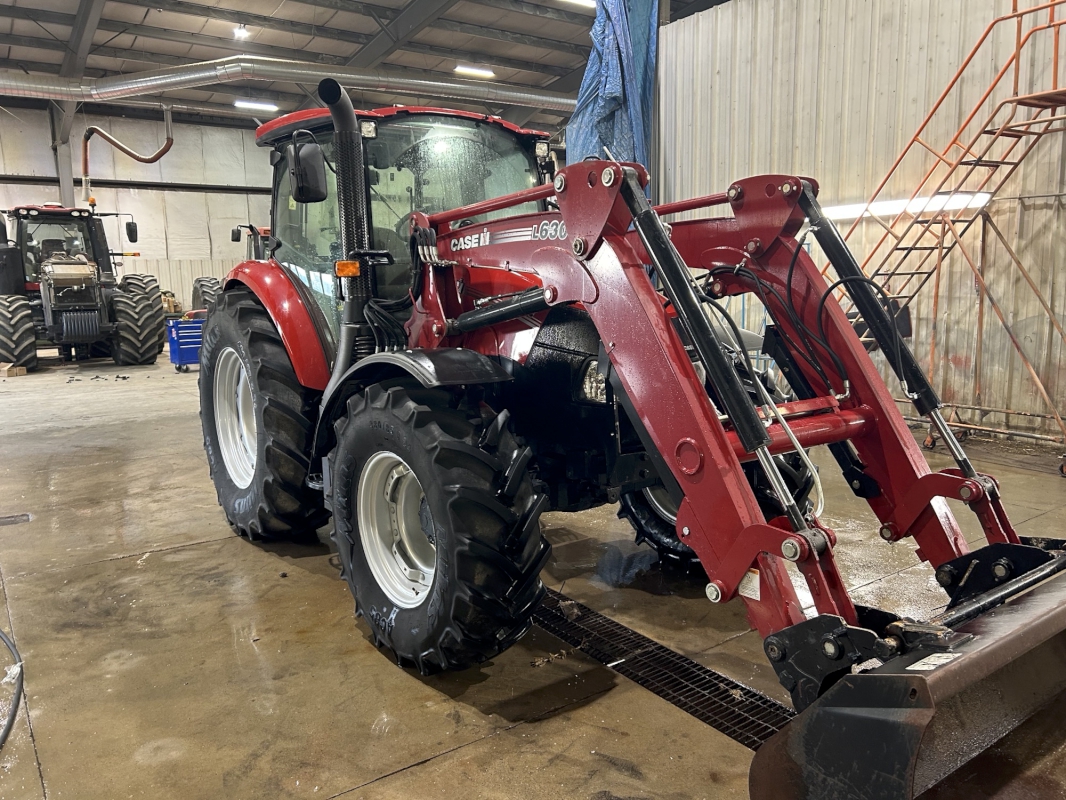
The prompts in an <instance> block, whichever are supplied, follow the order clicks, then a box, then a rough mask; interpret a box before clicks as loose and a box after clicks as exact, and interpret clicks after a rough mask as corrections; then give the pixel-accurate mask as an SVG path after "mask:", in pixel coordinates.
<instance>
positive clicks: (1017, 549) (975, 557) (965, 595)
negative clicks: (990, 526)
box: [936, 542, 1056, 609]
mask: <svg viewBox="0 0 1066 800" xmlns="http://www.w3.org/2000/svg"><path fill="white" fill-rule="evenodd" d="M1055 555H1056V553H1054V552H1053V550H1052V549H1044V548H1042V547H1039V546H1030V545H1027V544H1007V543H1004V542H993V543H992V544H989V545H988V546H987V547H982V548H981V549H979V550H975V551H974V552H972V553H967V554H966V555H963V556H959V557H958V558H955V559H952V560H951V561H948V562H946V563H944V564H941V565H940V566H939V567H937V570H936V580H937V583H939V584H940V585H941V586H942V587H944V590H945V591H946V592H947V593H948V595H949V596H950V597H951V602H950V603H948V608H949V609H952V608H955V607H956V606H958V605H959V604H960V603H964V602H966V601H967V600H970V599H971V598H974V597H977V596H978V595H981V594H984V593H985V592H987V591H989V590H990V589H994V588H996V587H997V586H999V585H1001V584H1003V583H1005V582H1007V581H1009V580H1010V579H1011V578H1017V577H1018V576H1020V575H1024V574H1025V573H1027V572H1029V571H1030V570H1033V569H1036V568H1037V567H1039V566H1041V565H1043V564H1046V563H1047V562H1048V561H1051V560H1052V559H1053V558H1055Z"/></svg>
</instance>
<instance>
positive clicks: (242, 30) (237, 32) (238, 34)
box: [233, 24, 252, 39]
mask: <svg viewBox="0 0 1066 800" xmlns="http://www.w3.org/2000/svg"><path fill="white" fill-rule="evenodd" d="M251 35H252V32H251V31H250V30H248V29H247V28H246V27H244V25H243V24H242V25H238V26H237V27H236V28H234V29H233V38H234V39H247V38H248V37H249V36H251Z"/></svg>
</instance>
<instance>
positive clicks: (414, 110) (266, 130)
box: [255, 106, 551, 147]
mask: <svg viewBox="0 0 1066 800" xmlns="http://www.w3.org/2000/svg"><path fill="white" fill-rule="evenodd" d="M401 114H438V115H444V116H449V117H463V118H465V119H476V120H479V121H482V122H490V123H492V124H494V125H499V126H500V127H501V128H504V129H505V130H508V131H510V132H511V133H513V134H515V135H517V136H528V137H531V138H534V139H548V138H550V136H551V135H550V134H548V133H545V132H544V131H538V130H532V129H530V128H521V127H519V126H518V125H515V124H514V123H513V122H508V121H507V120H505V119H503V118H502V117H497V116H491V115H489V114H478V113H477V112H474V111H457V110H455V109H453V108H433V107H432V106H389V107H387V108H376V109H374V110H372V111H362V110H358V109H357V110H356V112H355V115H356V117H358V118H359V119H387V118H388V117H395V116H399V115H401ZM329 122H330V116H329V109H328V108H308V109H306V110H304V111H294V112H292V113H291V114H285V115H283V116H280V117H278V118H277V119H272V120H270V122H267V123H265V124H263V125H260V126H259V127H258V128H257V129H256V131H255V143H256V144H257V145H259V146H260V147H272V146H273V145H274V144H275V143H276V142H277V141H278V140H279V139H282V138H284V137H286V136H289V135H291V134H292V132H293V131H295V130H298V129H299V128H306V127H319V126H323V125H328V124H329Z"/></svg>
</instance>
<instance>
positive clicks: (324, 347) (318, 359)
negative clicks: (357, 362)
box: [223, 259, 333, 392]
mask: <svg viewBox="0 0 1066 800" xmlns="http://www.w3.org/2000/svg"><path fill="white" fill-rule="evenodd" d="M238 283H240V284H244V285H245V286H247V287H248V288H249V289H251V290H252V291H253V292H254V293H255V296H256V297H257V298H259V302H261V303H262V304H263V306H264V307H265V308H266V310H267V313H268V314H270V319H271V320H272V321H273V323H274V326H275V327H276V328H277V329H278V332H279V333H280V334H281V341H282V344H284V345H285V350H286V352H287V353H288V354H289V360H290V361H291V362H292V367H293V369H294V370H295V371H296V379H297V380H298V381H299V382H300V384H301V385H303V386H306V387H307V388H309V389H316V390H318V391H320V392H321V391H323V390H324V389H325V388H326V384H328V383H329V375H330V362H331V361H332V359H333V352H332V351H333V342H332V338H331V337H330V334H329V326H328V325H325V319H321V320H319V324H316V323H315V317H314V314H315V313H316V312H318V315H319V316H320V317H321V316H322V315H321V312H320V311H319V310H318V307H317V306H316V305H314V300H313V299H312V298H311V297H310V293H308V292H307V291H306V290H304V291H301V288H302V287H300V286H298V284H297V283H296V281H294V280H293V279H292V277H291V276H290V275H289V274H288V273H287V272H286V271H285V269H284V268H283V267H282V266H281V264H279V263H278V262H277V261H274V260H273V259H271V260H270V261H245V262H243V263H241V264H238V265H237V266H236V267H234V268H233V270H231V271H230V273H229V274H228V275H227V276H226V279H225V281H224V282H223V285H224V286H225V288H230V287H232V286H233V285H234V284H238ZM323 327H324V328H325V330H322V328H323Z"/></svg>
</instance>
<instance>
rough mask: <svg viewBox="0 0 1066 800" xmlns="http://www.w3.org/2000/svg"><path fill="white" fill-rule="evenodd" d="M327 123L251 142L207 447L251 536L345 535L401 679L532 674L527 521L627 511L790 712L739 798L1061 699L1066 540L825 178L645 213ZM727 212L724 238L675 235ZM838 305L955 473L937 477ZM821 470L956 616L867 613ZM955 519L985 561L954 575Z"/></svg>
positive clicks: (614, 182) (520, 153)
mask: <svg viewBox="0 0 1066 800" xmlns="http://www.w3.org/2000/svg"><path fill="white" fill-rule="evenodd" d="M319 94H320V96H321V98H322V99H323V101H324V102H325V103H326V104H327V106H328V111H327V110H325V109H322V110H311V111H302V112H297V113H295V114H290V115H288V116H285V117H282V118H280V119H278V120H275V121H273V122H271V123H269V124H267V125H264V126H263V127H262V128H260V129H259V132H258V139H259V143H260V145H263V146H266V147H269V148H270V153H271V163H272V164H273V165H274V169H275V181H274V186H275V195H274V203H273V219H272V220H271V234H272V235H271V237H270V238H269V239H268V240H267V242H266V252H265V253H264V257H263V258H261V259H256V260H250V261H246V262H245V263H243V264H241V265H239V266H238V267H236V268H235V269H234V270H233V271H232V272H231V273H230V274H229V276H228V277H227V278H226V279H225V281H224V285H223V292H222V294H221V295H220V296H219V298H218V300H217V302H215V303H214V305H213V306H212V308H211V310H210V314H209V316H208V319H207V323H206V326H205V331H204V343H203V349H202V351H201V372H200V376H201V377H200V395H201V406H202V419H203V427H204V443H205V447H206V450H207V456H208V461H209V464H210V468H211V474H212V477H213V479H214V482H215V485H216V487H217V490H218V498H219V501H220V503H221V505H222V507H223V508H224V510H225V512H226V515H227V518H228V519H229V522H230V524H231V525H232V526H233V528H234V529H235V530H236V531H237V532H238V533H240V534H242V535H245V536H247V537H248V538H250V539H256V538H272V537H283V536H291V535H299V534H305V533H307V532H309V531H313V530H315V529H316V528H318V527H320V526H322V525H323V524H324V523H326V522H327V520H328V519H329V518H330V516H331V515H332V518H333V537H334V541H335V542H336V545H337V549H338V551H339V554H340V561H341V564H342V573H343V577H344V578H345V579H346V580H347V581H348V583H349V585H350V587H351V590H352V592H353V594H354V596H355V601H356V613H357V614H358V615H361V616H364V617H365V618H366V620H367V624H368V625H369V627H370V630H371V631H372V633H373V637H374V639H375V641H376V642H377V643H378V644H379V645H381V646H384V647H386V648H388V649H389V650H390V651H391V652H392V653H393V654H394V656H395V659H396V661H397V663H398V664H401V665H405V666H413V667H415V668H417V669H418V670H420V671H421V672H423V673H428V672H433V671H437V670H450V669H462V668H464V667H467V666H469V665H472V664H475V663H478V662H481V661H484V660H485V659H487V658H491V657H492V656H494V655H496V654H497V653H499V652H501V651H502V650H504V649H506V648H507V647H508V646H510V645H511V644H513V643H514V642H515V641H516V640H517V639H518V638H519V637H521V636H522V635H523V634H524V633H525V632H526V631H527V630H528V628H529V627H530V625H531V617H532V615H533V613H534V610H535V608H536V606H537V604H538V603H539V602H540V600H541V598H542V595H543V593H544V589H543V587H542V584H541V581H540V578H539V576H538V575H539V572H540V570H541V568H542V567H543V565H544V564H545V562H546V560H547V558H548V555H549V546H548V544H547V542H546V541H545V540H544V539H543V538H542V536H541V532H540V527H539V523H538V517H539V516H540V514H541V513H542V512H544V511H547V510H556V511H576V510H579V509H586V508H590V507H592V506H596V505H600V504H604V503H610V502H616V501H621V502H622V503H623V505H624V508H625V513H626V514H627V515H628V516H629V517H630V518H631V520H632V521H633V522H634V523H635V525H636V526H637V527H638V534H639V535H641V536H643V537H644V538H646V539H649V540H650V541H652V542H654V543H655V544H656V545H657V546H658V547H659V548H660V550H661V551H662V552H666V551H669V552H673V553H681V554H688V553H692V554H694V555H695V556H696V557H698V559H699V562H700V565H701V567H702V569H703V570H705V571H706V573H707V578H708V583H707V588H706V593H707V597H708V599H709V601H710V602H712V603H724V602H727V601H730V600H734V599H739V601H740V602H743V603H744V604H745V605H746V607H747V610H748V618H749V620H750V621H751V624H752V625H753V626H754V627H756V628H757V629H758V630H759V631H760V633H761V634H762V636H763V637H764V649H765V653H766V657H767V658H768V660H769V661H770V663H771V664H772V666H773V668H774V669H775V670H776V672H777V674H778V676H779V678H780V680H781V683H782V684H783V685H784V686H785V687H786V688H787V689H788V690H789V692H790V693H791V695H792V699H793V705H794V706H795V711H796V712H797V715H796V716H795V717H794V718H793V719H792V720H791V722H788V723H787V724H786V725H785V726H784V728H783V729H782V730H781V731H780V732H779V733H777V734H776V735H775V736H773V738H771V739H770V740H769V741H768V742H767V743H766V744H765V745H764V746H762V747H761V748H760V749H759V750H758V752H757V755H756V758H755V761H754V763H753V768H752V772H751V780H750V783H751V791H752V796H753V797H756V798H770V797H775V798H776V797H789V798H799V797H810V798H903V797H907V798H909V797H913V796H914V795H915V794H918V793H920V792H921V791H924V790H925V789H926V788H928V787H929V786H931V785H933V784H934V783H936V782H937V781H939V780H940V779H941V778H943V777H944V776H946V775H947V774H948V773H950V772H952V771H953V770H954V769H956V768H957V767H958V766H960V765H961V764H962V763H964V762H965V761H967V760H968V759H969V758H971V757H972V756H973V755H975V754H976V753H977V752H979V751H980V750H983V749H984V748H986V747H987V746H988V745H989V744H990V743H991V742H993V741H995V740H996V739H998V738H999V737H1001V736H1003V735H1004V734H1005V733H1007V732H1008V731H1009V730H1011V729H1013V728H1014V727H1015V726H1017V725H1018V724H1020V723H1021V722H1022V721H1023V720H1024V719H1026V718H1027V717H1028V716H1030V715H1031V714H1032V713H1034V712H1035V711H1036V710H1037V709H1038V708H1040V707H1041V706H1042V705H1044V704H1045V703H1046V702H1048V701H1049V700H1050V699H1052V698H1053V697H1055V696H1056V695H1057V694H1058V693H1059V692H1060V691H1062V690H1063V689H1064V688H1066V670H1064V669H1063V666H1064V664H1066V636H1064V635H1063V634H1062V631H1063V630H1064V629H1066V580H1064V579H1063V577H1062V574H1061V573H1062V571H1063V570H1064V569H1066V555H1064V554H1063V552H1062V547H1063V542H1062V541H1061V540H1057V539H1024V538H1021V537H1019V536H1018V535H1017V533H1016V532H1015V531H1014V529H1013V528H1012V527H1011V524H1010V522H1009V521H1008V519H1007V516H1006V514H1005V513H1004V511H1003V505H1002V503H1001V500H1000V490H999V487H998V485H997V483H996V481H995V480H994V479H993V478H992V477H990V476H988V475H984V474H981V473H978V472H977V471H976V470H975V469H974V467H973V466H972V464H971V462H970V461H969V459H968V458H967V456H966V454H965V453H964V452H963V450H962V448H961V447H960V446H959V445H958V442H957V440H956V439H955V437H954V436H953V435H952V432H951V430H950V429H949V428H948V426H947V425H946V424H945V422H944V420H943V418H942V416H941V414H940V411H939V410H938V409H939V407H940V401H939V399H938V398H937V395H936V393H935V392H934V390H933V388H932V387H931V386H930V384H929V382H928V381H927V380H926V377H925V376H924V374H923V373H922V371H921V369H920V368H919V367H918V365H917V363H916V361H915V359H914V357H913V356H912V354H911V352H910V350H909V349H908V348H907V346H906V344H905V343H904V342H903V341H902V337H901V336H900V333H899V330H898V328H897V327H896V325H895V324H894V321H893V319H892V318H891V316H890V314H889V313H888V311H886V309H888V308H891V304H890V302H889V298H885V297H883V296H882V295H883V293H882V292H881V290H880V289H879V288H878V287H877V286H876V285H875V284H874V283H873V282H871V281H870V280H868V279H867V278H866V277H865V276H864V275H863V274H862V272H861V270H860V269H859V267H858V265H857V264H856V262H855V259H854V258H853V256H852V254H851V253H850V252H849V251H848V249H847V247H846V245H845V244H844V242H843V240H842V239H841V237H840V235H839V233H838V232H837V230H836V228H835V227H834V226H833V224H832V223H831V222H830V221H829V220H827V219H826V218H825V216H824V215H823V213H822V211H821V208H820V206H819V203H818V200H817V194H818V187H817V184H816V183H815V182H814V181H813V180H810V179H808V178H802V177H799V176H794V175H767V176H761V177H755V178H747V179H744V180H739V181H737V182H735V183H734V184H732V185H731V186H729V187H728V189H727V191H724V192H722V193H721V194H717V195H712V196H709V197H701V198H696V199H693V200H688V201H682V202H678V203H670V204H667V205H662V206H658V207H652V206H651V205H649V203H648V200H647V199H646V196H645V187H646V184H647V179H648V178H647V173H646V172H645V170H644V169H643V167H641V166H639V165H636V164H627V163H617V162H615V161H610V160H587V161H582V162H579V163H576V164H573V165H570V166H568V167H565V168H563V169H561V170H559V171H558V172H556V173H554V174H552V170H551V166H550V161H549V159H548V143H547V141H546V137H545V136H544V135H542V134H539V133H537V132H534V131H528V130H522V129H518V128H516V127H514V126H512V125H509V124H508V123H506V122H503V121H501V120H499V119H497V118H494V117H485V116H482V115H477V114H471V113H466V112H456V111H442V110H439V109H428V108H389V109H384V110H380V111H376V112H360V113H359V114H358V115H356V113H355V112H354V111H353V109H352V105H351V102H350V100H349V98H348V96H347V94H346V93H345V92H344V91H342V89H341V88H340V86H339V85H338V84H337V83H336V82H334V81H332V80H328V79H327V80H325V81H323V82H322V83H321V84H320V86H319ZM712 207H717V208H719V209H720V210H722V211H725V212H729V213H727V214H725V215H722V216H718V217H716V218H711V219H699V220H691V221H684V222H676V223H675V224H673V225H672V226H669V225H667V224H666V223H664V222H663V217H666V216H668V215H670V214H674V213H677V212H680V211H684V210H691V209H698V208H712ZM804 226H809V228H808V230H809V232H810V233H811V234H812V235H813V236H814V237H815V239H816V240H817V242H818V244H819V245H820V247H821V249H822V250H823V252H824V253H825V254H826V255H827V257H828V259H829V261H830V262H831V264H832V265H833V267H834V269H835V272H836V275H837V276H838V277H837V278H836V279H834V280H833V281H831V282H828V283H827V281H826V279H825V278H823V277H822V275H821V273H820V271H819V269H818V268H817V266H816V265H815V264H814V262H813V261H812V260H811V258H810V256H809V255H808V254H807V252H806V251H805V250H804V248H803V247H802V245H801V243H800V242H798V241H797V238H796V237H797V235H798V234H799V233H800V231H801V229H802V228H804ZM657 286H659V287H661V289H657V288H656V287H657ZM742 293H752V294H754V295H755V296H756V297H757V298H758V299H759V300H760V301H761V302H762V303H763V304H764V305H765V307H766V309H767V313H768V315H769V317H770V319H771V320H772V324H771V325H769V326H768V328H767V331H766V335H765V340H764V342H763V347H762V349H763V352H764V353H766V354H767V355H768V356H770V357H771V358H772V359H773V360H774V363H775V364H776V366H777V370H776V371H777V377H776V378H774V377H773V376H771V375H769V374H767V373H761V372H759V371H757V370H756V369H755V368H754V367H753V365H752V363H751V361H750V358H749V356H748V352H747V351H748V348H749V347H750V346H751V344H752V343H751V342H750V341H749V340H750V336H746V335H745V334H744V333H743V332H742V331H740V330H739V329H737V327H736V326H735V325H734V323H733V321H732V319H731V318H730V317H729V315H728V314H727V313H726V309H725V308H724V307H723V305H722V303H721V302H720V300H721V298H724V297H728V296H732V295H739V294H742ZM841 293H846V294H847V295H849V296H850V297H851V299H852V300H853V301H854V303H855V305H856V307H857V309H858V310H859V312H860V313H861V316H862V321H863V323H864V324H865V325H866V326H867V329H868V331H869V333H868V334H867V335H868V336H871V337H872V338H873V339H875V340H876V343H877V345H878V346H879V347H880V349H881V351H882V352H883V354H884V356H885V358H886V359H887V361H888V363H889V364H890V366H891V368H892V370H893V371H894V373H895V374H896V376H897V377H898V379H899V381H900V383H901V384H902V386H903V391H905V392H906V394H907V396H908V397H909V398H910V399H911V400H912V401H913V403H914V406H915V408H916V410H917V411H918V413H920V414H921V415H923V416H926V417H928V418H929V420H930V421H931V424H932V425H933V426H934V427H935V428H936V429H937V430H938V431H939V434H940V436H941V437H942V438H943V440H944V442H945V444H946V445H947V447H948V448H949V449H950V452H951V454H952V455H953V456H954V457H955V460H956V462H957V465H958V466H957V468H956V469H949V470H944V471H941V472H932V471H931V470H930V469H929V467H928V465H927V464H926V462H925V460H924V458H923V456H922V454H921V451H920V450H919V448H918V446H917V444H916V443H915V440H914V438H913V436H912V434H911V432H910V430H909V429H908V427H907V425H906V423H905V421H904V419H903V417H902V416H901V415H900V413H899V411H898V410H897V408H896V405H895V403H894V402H893V400H892V396H891V394H890V392H889V390H888V389H887V387H886V386H885V384H884V382H883V380H882V379H881V377H880V376H879V373H878V371H877V370H876V368H875V366H874V364H873V363H872V361H871V360H870V357H869V355H868V353H867V350H866V348H865V347H864V345H863V343H862V342H861V341H860V339H859V337H858V336H857V335H856V333H855V330H854V328H853V326H852V324H851V322H850V321H849V320H848V318H847V317H846V316H845V314H844V313H843V311H842V310H841V308H840V306H839V304H838V302H837V298H836V295H837V294H841ZM815 445H828V447H829V450H830V451H831V453H832V455H833V456H834V458H835V460H836V461H837V463H838V464H839V465H840V468H841V470H842V472H843V474H844V477H845V478H846V480H847V482H848V484H849V485H850V486H851V488H852V489H853V491H854V493H855V494H856V495H857V496H858V497H861V498H864V499H865V500H866V501H867V502H868V503H869V505H870V507H871V509H872V510H873V512H874V513H875V514H876V516H877V517H878V519H879V520H880V521H881V527H880V532H881V537H882V538H883V539H885V540H886V541H887V542H894V541H898V540H901V539H904V538H912V539H913V540H914V541H915V542H916V543H917V546H918V554H919V555H920V557H921V558H922V559H923V560H925V561H926V562H928V563H929V564H930V565H931V566H932V568H933V569H934V570H935V575H936V579H937V581H938V582H939V584H940V585H941V586H942V587H943V588H944V591H945V596H944V601H945V605H946V610H945V611H944V612H943V613H941V614H938V615H937V616H936V617H934V618H932V619H929V620H924V621H915V620H912V619H907V618H901V617H899V616H898V615H896V614H893V613H891V612H889V611H885V610H881V609H876V608H868V607H864V606H860V605H856V604H855V603H854V602H853V601H852V599H851V597H850V596H849V594H848V592H847V590H846V588H845V584H844V582H843V580H842V579H841V576H840V574H839V572H838V570H837V566H836V564H835V562H834V558H833V549H834V545H835V543H836V536H835V535H834V533H833V531H832V530H830V529H829V528H827V527H826V526H825V525H824V524H823V523H822V522H821V521H820V520H819V516H818V514H819V506H820V505H821V497H820V487H819V486H818V485H817V482H818V478H817V475H816V473H815V471H814V470H813V469H812V467H811V465H810V462H809V459H808V457H807V455H806V449H807V448H810V447H812V446H815ZM946 499H953V500H956V501H960V502H961V503H963V504H965V505H966V506H967V507H968V509H969V511H971V512H973V513H975V514H976V515H977V518H978V519H979V521H980V523H981V525H982V527H983V529H984V532H985V534H986V536H987V539H988V546H987V547H983V548H981V549H979V550H976V551H973V552H971V551H970V550H969V549H968V548H967V545H966V542H965V540H964V538H963V536H962V534H961V532H960V530H959V528H958V525H957V523H956V521H955V519H954V518H953V516H952V514H951V512H950V511H949V510H948V507H947V503H946V502H945V500H946ZM786 567H794V568H795V570H796V575H797V578H796V579H797V580H803V581H805V582H806V586H807V587H808V588H809V590H810V594H811V596H812V598H813V601H814V604H815V609H813V610H812V613H811V614H810V615H808V614H805V613H804V610H803V608H802V606H801V602H800V600H799V598H798V596H797V592H796V589H795V588H794V585H793V581H792V579H790V576H789V571H788V570H787V569H786ZM799 576H802V577H799ZM993 609H995V611H993Z"/></svg>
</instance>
